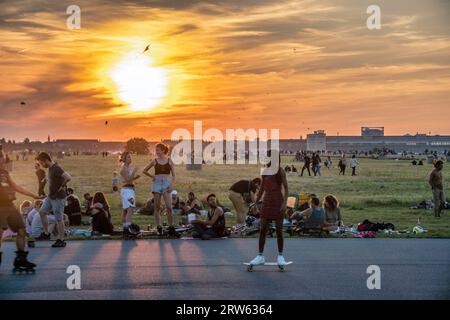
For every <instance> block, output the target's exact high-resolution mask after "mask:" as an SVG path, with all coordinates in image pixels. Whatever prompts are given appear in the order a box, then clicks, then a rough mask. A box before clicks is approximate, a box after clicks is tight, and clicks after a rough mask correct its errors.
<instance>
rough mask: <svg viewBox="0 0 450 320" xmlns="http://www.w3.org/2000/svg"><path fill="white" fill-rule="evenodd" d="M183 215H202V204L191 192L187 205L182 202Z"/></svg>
mask: <svg viewBox="0 0 450 320" xmlns="http://www.w3.org/2000/svg"><path fill="white" fill-rule="evenodd" d="M180 207H181V214H183V215H187V214H189V213H195V214H200V210H203V205H202V202H201V201H200V200H199V199H198V198H197V197H196V196H195V194H194V193H193V192H192V191H191V192H189V195H188V200H187V201H186V203H184V202H180Z"/></svg>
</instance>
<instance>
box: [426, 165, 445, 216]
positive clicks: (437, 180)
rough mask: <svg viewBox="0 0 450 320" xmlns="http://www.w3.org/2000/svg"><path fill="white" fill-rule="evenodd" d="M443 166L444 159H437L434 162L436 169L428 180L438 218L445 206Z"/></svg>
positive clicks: (435, 213) (435, 214)
mask: <svg viewBox="0 0 450 320" xmlns="http://www.w3.org/2000/svg"><path fill="white" fill-rule="evenodd" d="M443 168H444V162H443V161H442V160H438V161H436V163H435V164H434V170H433V171H432V172H431V174H430V179H429V181H428V183H429V184H430V186H431V190H432V192H433V201H434V216H435V217H436V218H440V217H441V211H442V209H443V208H444V206H445V195H444V182H443V178H442V169H443Z"/></svg>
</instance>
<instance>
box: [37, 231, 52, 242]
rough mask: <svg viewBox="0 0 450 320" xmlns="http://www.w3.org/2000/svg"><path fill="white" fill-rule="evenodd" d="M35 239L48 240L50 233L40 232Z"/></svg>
mask: <svg viewBox="0 0 450 320" xmlns="http://www.w3.org/2000/svg"><path fill="white" fill-rule="evenodd" d="M36 240H37V241H46V240H50V233H45V232H42V233H41V234H40V236H39V237H37V238H36Z"/></svg>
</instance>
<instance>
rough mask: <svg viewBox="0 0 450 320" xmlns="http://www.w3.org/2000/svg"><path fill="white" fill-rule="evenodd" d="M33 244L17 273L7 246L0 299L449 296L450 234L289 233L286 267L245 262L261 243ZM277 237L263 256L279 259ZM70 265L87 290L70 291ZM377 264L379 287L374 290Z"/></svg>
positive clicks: (0, 274) (11, 247) (0, 276)
mask: <svg viewBox="0 0 450 320" xmlns="http://www.w3.org/2000/svg"><path fill="white" fill-rule="evenodd" d="M50 245H51V242H39V243H37V246H36V248H34V249H30V260H31V261H33V262H35V263H36V264H37V265H38V268H37V270H36V273H35V274H32V275H26V274H13V272H12V262H13V258H14V252H13V251H14V243H11V242H8V243H5V244H4V247H3V252H4V254H3V263H2V265H1V266H0V299H2V300H4V299H15V300H16V299H150V300H154V299H181V300H191V299H224V300H232V299H233V300H235V299H256V300H263V299H289V300H293V299H364V300H366V299H449V298H450V239H299V238H295V239H294V238H292V239H286V242H285V246H286V249H285V257H286V260H291V261H293V262H294V263H293V264H292V265H290V266H288V267H287V269H286V271H285V272H279V271H278V269H277V267H259V268H258V267H256V268H255V271H254V272H251V273H250V272H247V271H246V269H245V266H244V265H243V262H247V261H249V260H251V259H253V258H254V256H255V255H256V253H257V239H226V240H211V241H201V240H138V241H111V240H110V241H70V242H68V245H67V247H66V248H64V249H60V248H58V249H56V248H51V247H50ZM276 252H277V250H276V242H275V239H268V241H267V247H266V252H265V256H266V260H268V261H275V258H276ZM71 265H75V266H78V267H79V268H80V272H81V277H80V279H81V289H80V290H77V289H74V290H69V289H68V287H67V283H66V282H67V279H68V278H69V277H70V276H71V274H68V273H66V271H67V268H68V267H69V266H71ZM370 265H377V266H379V267H380V282H381V289H379V290H378V289H373V290H369V289H368V287H367V279H368V277H369V276H370V274H368V273H367V268H368V267H369V266H370Z"/></svg>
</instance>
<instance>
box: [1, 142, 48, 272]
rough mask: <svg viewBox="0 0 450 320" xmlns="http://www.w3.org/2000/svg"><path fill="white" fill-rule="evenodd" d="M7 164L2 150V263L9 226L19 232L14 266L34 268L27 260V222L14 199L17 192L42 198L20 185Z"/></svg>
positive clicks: (17, 267)
mask: <svg viewBox="0 0 450 320" xmlns="http://www.w3.org/2000/svg"><path fill="white" fill-rule="evenodd" d="M5 164H6V157H5V154H4V153H3V151H1V150H0V264H1V263H2V251H1V245H2V243H1V241H2V238H3V231H4V230H5V229H7V228H9V229H10V230H11V231H13V232H15V233H17V235H16V248H17V251H16V258H15V260H14V268H16V269H21V268H24V269H33V268H35V267H36V265H35V264H34V263H32V262H29V261H28V260H27V256H28V252H27V251H25V243H26V237H27V232H26V226H25V222H24V219H23V218H22V216H21V215H20V212H19V211H18V210H17V208H16V207H15V206H14V200H16V196H15V193H16V192H17V193H20V194H23V195H25V196H27V197H31V198H34V199H41V197H39V196H38V195H36V194H34V193H32V192H30V191H28V190H26V189H24V188H22V187H20V186H18V185H17V184H16V183H15V182H14V181H13V179H12V178H11V176H10V175H9V173H8V171H7V170H6V168H5Z"/></svg>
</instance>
